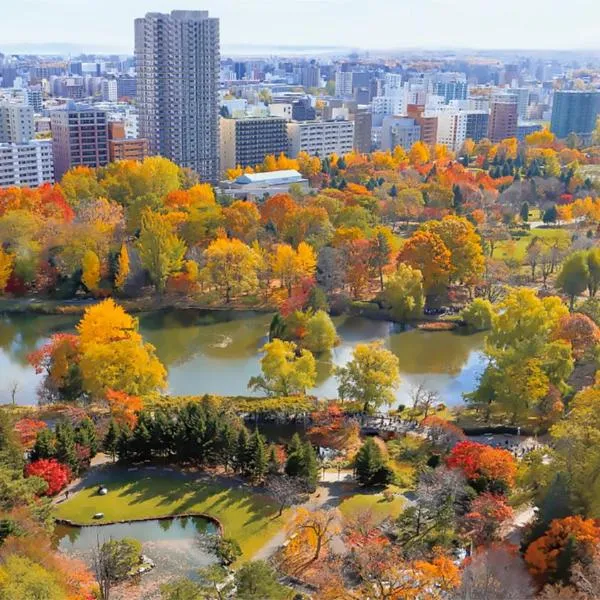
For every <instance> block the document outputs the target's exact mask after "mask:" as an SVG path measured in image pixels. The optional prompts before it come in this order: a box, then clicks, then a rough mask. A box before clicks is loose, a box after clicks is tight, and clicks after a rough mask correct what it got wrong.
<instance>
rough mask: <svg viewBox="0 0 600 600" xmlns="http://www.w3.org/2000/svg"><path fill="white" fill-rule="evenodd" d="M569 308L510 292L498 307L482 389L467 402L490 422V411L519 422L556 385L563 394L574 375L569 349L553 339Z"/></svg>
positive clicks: (532, 294)
mask: <svg viewBox="0 0 600 600" xmlns="http://www.w3.org/2000/svg"><path fill="white" fill-rule="evenodd" d="M567 314H568V310H567V308H566V307H565V306H564V304H563V303H562V302H561V300H560V298H558V297H556V296H548V297H546V298H539V297H538V296H537V295H536V293H535V291H533V290H530V289H527V288H517V289H511V290H509V291H508V293H507V295H506V298H505V299H504V300H503V301H502V302H500V303H499V304H498V306H497V310H496V313H495V316H494V318H493V320H492V329H491V331H490V334H489V336H488V338H487V342H486V349H485V351H486V354H487V355H488V357H489V358H490V362H489V364H488V366H487V367H486V370H485V371H484V373H483V376H482V377H481V380H480V383H479V387H478V388H477V390H475V392H473V393H472V394H467V395H466V397H467V399H468V400H469V401H470V402H472V403H473V404H474V405H476V406H478V407H479V408H481V409H482V410H484V411H485V413H486V415H487V416H486V418H489V415H490V411H491V410H492V407H494V406H496V407H499V408H502V409H503V410H506V411H508V412H509V414H510V415H511V418H512V420H513V422H516V421H518V420H519V419H520V418H522V417H523V416H524V415H526V414H528V412H529V411H530V410H532V409H535V408H536V407H537V406H538V404H539V403H540V401H541V400H542V399H544V398H545V397H546V396H547V394H548V392H549V391H550V386H551V385H553V386H555V387H558V388H562V387H564V385H565V382H566V380H567V379H568V378H569V376H570V374H571V372H572V370H573V359H572V356H571V348H570V345H569V344H568V343H566V342H564V341H563V340H556V339H554V332H555V330H556V328H557V326H558V322H559V321H560V319H561V318H562V317H564V316H566V315H567Z"/></svg>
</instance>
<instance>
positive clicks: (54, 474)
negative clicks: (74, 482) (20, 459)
mask: <svg viewBox="0 0 600 600" xmlns="http://www.w3.org/2000/svg"><path fill="white" fill-rule="evenodd" d="M25 475H26V476H27V477H40V478H41V479H43V480H44V481H45V482H46V484H47V488H46V492H45V493H46V495H48V496H56V494H58V492H60V490H62V489H63V488H64V487H65V486H66V485H67V483H69V480H70V479H71V471H70V470H69V467H67V466H66V465H63V464H61V463H59V462H58V461H57V460H55V459H53V458H51V459H40V460H36V461H34V462H31V463H29V464H28V465H27V467H25Z"/></svg>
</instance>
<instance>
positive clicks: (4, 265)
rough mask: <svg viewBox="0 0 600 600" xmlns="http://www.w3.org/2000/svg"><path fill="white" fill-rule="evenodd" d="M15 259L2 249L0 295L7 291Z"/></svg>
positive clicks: (0, 257) (0, 251) (0, 254)
mask: <svg viewBox="0 0 600 600" xmlns="http://www.w3.org/2000/svg"><path fill="white" fill-rule="evenodd" d="M14 262H15V257H14V256H13V255H12V254H9V253H8V252H5V251H4V248H0V294H1V293H2V292H4V290H5V289H6V284H7V283H8V278H9V277H10V274H11V273H12V270H13V265H14Z"/></svg>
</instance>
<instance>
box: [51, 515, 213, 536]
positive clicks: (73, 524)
mask: <svg viewBox="0 0 600 600" xmlns="http://www.w3.org/2000/svg"><path fill="white" fill-rule="evenodd" d="M195 518H197V519H206V520H207V521H210V522H211V523H214V524H215V525H216V526H217V529H218V530H219V535H221V536H223V533H224V531H225V528H224V527H223V524H222V523H221V521H219V519H217V518H216V517H213V516H211V515H207V514H206V513H200V512H185V513H176V514H172V515H163V516H160V517H140V518H134V519H122V520H117V521H101V520H98V521H97V522H94V523H76V522H75V521H71V520H70V519H57V518H55V519H54V522H55V523H56V524H57V525H66V526H67V527H80V528H81V527H103V526H105V525H106V526H108V525H119V524H121V525H122V524H127V523H141V522H144V521H167V520H170V519H195Z"/></svg>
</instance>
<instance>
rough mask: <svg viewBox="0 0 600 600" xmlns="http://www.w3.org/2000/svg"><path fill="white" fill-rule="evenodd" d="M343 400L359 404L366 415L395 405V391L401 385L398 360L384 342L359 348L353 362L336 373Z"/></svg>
mask: <svg viewBox="0 0 600 600" xmlns="http://www.w3.org/2000/svg"><path fill="white" fill-rule="evenodd" d="M336 376H337V378H338V382H339V386H338V393H339V395H340V398H341V399H342V400H344V399H350V400H356V401H358V402H360V403H361V404H362V405H363V410H364V411H365V412H367V411H370V410H373V409H375V408H378V407H379V406H381V405H382V404H384V403H387V404H391V403H392V402H393V401H394V389H395V388H396V387H397V386H398V384H399V383H400V375H399V363H398V358H397V357H396V356H395V355H394V354H392V353H391V352H390V351H389V350H386V349H385V348H384V347H383V344H382V343H381V342H373V343H370V344H358V345H357V346H356V347H355V348H354V351H353V353H352V360H350V361H349V362H348V363H347V364H346V365H345V366H343V367H338V368H337V369H336Z"/></svg>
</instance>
